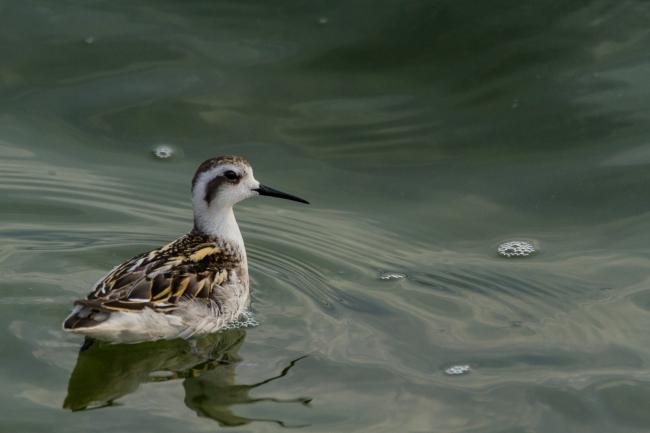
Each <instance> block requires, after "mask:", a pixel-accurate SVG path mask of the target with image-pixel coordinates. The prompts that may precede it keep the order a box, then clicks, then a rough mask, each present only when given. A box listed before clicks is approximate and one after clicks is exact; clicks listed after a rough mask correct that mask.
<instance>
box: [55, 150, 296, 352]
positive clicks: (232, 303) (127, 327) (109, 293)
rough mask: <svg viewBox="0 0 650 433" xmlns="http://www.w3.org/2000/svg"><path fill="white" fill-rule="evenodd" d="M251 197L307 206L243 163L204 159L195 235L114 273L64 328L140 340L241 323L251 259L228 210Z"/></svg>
mask: <svg viewBox="0 0 650 433" xmlns="http://www.w3.org/2000/svg"><path fill="white" fill-rule="evenodd" d="M256 195H268V196H272V197H279V198H284V199H288V200H294V201H298V202H301V203H307V204H308V202H307V201H306V200H303V199H301V198H299V197H296V196H293V195H290V194H286V193H283V192H280V191H277V190H275V189H272V188H269V187H267V186H264V185H261V184H260V183H259V182H258V181H257V180H256V179H255V178H254V177H253V169H252V168H251V166H250V164H249V163H248V161H246V160H245V159H244V158H241V157H238V156H220V157H217V158H213V159H209V160H207V161H205V162H204V163H203V164H201V165H200V166H199V168H198V170H197V171H196V174H195V175H194V178H193V179H192V208H193V211H194V228H193V229H192V231H191V232H190V233H189V234H187V235H185V236H183V237H181V238H179V239H177V240H175V241H173V242H171V243H169V244H167V245H165V246H163V247H161V248H158V249H156V250H153V251H150V252H147V253H144V254H140V255H138V256H135V257H133V258H132V259H130V260H127V261H126V262H124V263H122V264H121V265H119V266H117V267H116V268H114V269H113V270H112V271H111V272H109V273H108V275H106V276H105V277H104V278H102V279H101V280H99V282H98V283H97V284H96V285H95V287H94V289H93V290H92V292H90V294H89V295H88V296H87V297H86V299H80V300H78V301H75V303H74V309H73V310H72V313H70V315H69V316H68V318H67V319H66V320H65V322H64V323H63V329H65V330H66V331H71V332H76V333H79V334H84V335H87V336H89V337H94V338H98V339H102V340H110V341H116V342H138V341H145V340H158V339H170V338H177V337H181V338H188V337H191V336H193V335H199V334H205V333H209V332H213V331H216V330H218V329H220V328H222V327H224V325H226V324H228V323H229V322H231V321H233V320H235V319H236V318H238V317H239V316H240V315H241V314H242V312H243V311H244V310H245V309H246V307H247V306H248V303H249V288H248V262H247V260H246V249H245V248H244V240H243V239H242V236H241V232H240V231H239V226H238V225H237V221H236V220H235V214H234V213H233V205H234V204H236V203H238V202H240V201H242V200H244V199H246V198H249V197H253V196H256Z"/></svg>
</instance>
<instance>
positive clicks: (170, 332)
mask: <svg viewBox="0 0 650 433" xmlns="http://www.w3.org/2000/svg"><path fill="white" fill-rule="evenodd" d="M233 301H234V302H232V303H230V305H228V306H222V310H221V313H220V312H219V311H218V310H217V309H216V308H210V307H208V306H206V304H204V303H199V302H194V301H191V302H188V303H186V304H183V305H182V306H181V307H180V308H179V309H178V310H176V311H174V312H173V313H169V314H164V313H158V312H156V311H154V310H152V309H150V308H145V309H144V310H141V311H138V312H130V311H119V312H114V313H111V315H110V317H109V318H108V319H106V321H104V322H102V323H100V324H98V325H96V326H93V327H89V328H79V329H72V330H71V331H72V332H75V333H78V334H83V335H86V336H88V337H93V338H97V339H99V340H109V341H112V342H115V343H137V342H141V341H151V340H170V339H174V338H190V337H192V336H195V335H202V334H208V333H211V332H215V331H218V330H220V329H222V328H223V327H225V326H226V325H227V324H228V323H230V322H232V321H233V320H235V319H237V318H238V317H239V316H240V315H241V314H242V313H243V312H244V310H245V309H246V307H247V305H248V299H243V298H242V299H238V300H233ZM223 307H226V308H223Z"/></svg>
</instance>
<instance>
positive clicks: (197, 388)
mask: <svg viewBox="0 0 650 433" xmlns="http://www.w3.org/2000/svg"><path fill="white" fill-rule="evenodd" d="M245 337H246V331H244V330H242V329H232V330H229V331H226V332H221V333H218V334H212V335H208V336H205V337H203V338H200V339H196V340H191V341H185V340H174V341H159V342H150V343H140V344H108V343H103V342H98V341H93V340H86V342H85V343H84V345H83V346H82V348H81V350H80V351H79V357H78V358H77V364H76V365H75V368H74V370H73V371H72V375H71V376H70V380H69V382H68V395H67V396H66V398H65V401H64V403H63V407H64V408H66V409H70V410H73V411H76V410H87V409H95V408H99V407H105V406H112V405H115V404H118V402H117V401H118V399H119V398H120V397H123V396H125V395H127V394H130V393H132V392H134V391H135V390H136V389H137V388H138V387H139V386H140V384H141V383H147V382H160V381H168V380H175V379H180V380H183V388H184V389H185V404H186V405H187V407H189V408H190V409H192V410H193V411H195V412H196V413H197V414H198V415H199V416H202V417H208V418H212V419H214V420H215V421H217V422H218V423H219V424H220V425H222V426H239V425H244V424H248V423H250V422H252V421H268V422H274V423H277V424H279V425H281V426H285V427H298V426H297V425H291V424H290V423H286V422H284V421H281V420H275V419H266V418H246V417H242V416H239V415H236V414H235V413H233V411H232V406H233V405H239V404H250V403H256V402H260V401H266V402H277V403H298V404H304V405H307V404H309V402H310V401H311V399H309V398H295V399H277V398H273V397H266V398H259V397H258V398H253V397H250V396H249V392H250V391H251V390H253V389H255V388H257V387H260V386H263V385H264V384H267V383H269V382H271V381H274V380H277V379H280V378H282V377H284V376H285V375H286V374H287V373H288V372H289V370H290V369H291V368H293V366H294V365H295V364H296V362H297V361H299V360H300V359H302V357H301V358H298V359H295V360H293V361H291V362H290V363H289V364H288V365H287V366H286V367H285V368H284V370H282V372H280V373H279V374H278V375H277V376H273V377H270V378H268V379H266V380H263V381H261V382H258V383H254V384H249V385H240V384H236V383H235V366H236V364H237V362H238V361H239V360H240V358H239V356H238V353H237V352H238V351H239V348H240V346H241V345H242V343H243V341H244V338H245Z"/></svg>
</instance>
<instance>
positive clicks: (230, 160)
mask: <svg viewBox="0 0 650 433" xmlns="http://www.w3.org/2000/svg"><path fill="white" fill-rule="evenodd" d="M222 164H244V165H250V163H249V162H248V161H247V160H246V159H245V158H243V157H241V156H236V155H223V156H217V157H216V158H210V159H208V160H205V161H203V162H202V163H201V165H199V168H197V169H196V173H194V177H193V178H192V188H194V184H195V183H196V180H197V179H198V178H199V175H200V174H201V173H204V172H206V171H209V170H212V169H213V168H214V167H216V166H218V165H222Z"/></svg>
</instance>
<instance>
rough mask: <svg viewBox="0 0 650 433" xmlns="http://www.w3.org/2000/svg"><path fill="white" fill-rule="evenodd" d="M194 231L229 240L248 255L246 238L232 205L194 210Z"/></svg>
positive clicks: (243, 253)
mask: <svg viewBox="0 0 650 433" xmlns="http://www.w3.org/2000/svg"><path fill="white" fill-rule="evenodd" d="M194 231H195V232H198V233H202V234H204V235H207V236H210V237H214V238H217V239H219V240H223V241H226V242H228V243H229V244H230V245H231V246H233V247H235V248H237V249H239V251H240V252H241V254H242V255H243V256H244V257H245V256H246V249H245V248H244V239H243V238H242V236H241V232H240V231H239V225H238V224H237V220H236V219H235V213H234V212H233V209H232V206H229V207H220V208H215V209H212V208H210V207H207V206H206V207H205V208H203V209H200V211H199V212H197V209H195V210H194Z"/></svg>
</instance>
